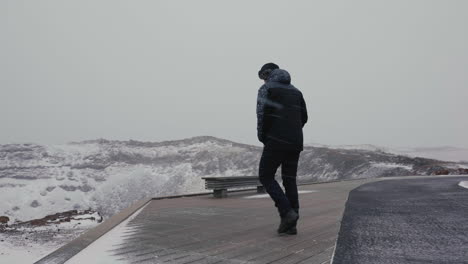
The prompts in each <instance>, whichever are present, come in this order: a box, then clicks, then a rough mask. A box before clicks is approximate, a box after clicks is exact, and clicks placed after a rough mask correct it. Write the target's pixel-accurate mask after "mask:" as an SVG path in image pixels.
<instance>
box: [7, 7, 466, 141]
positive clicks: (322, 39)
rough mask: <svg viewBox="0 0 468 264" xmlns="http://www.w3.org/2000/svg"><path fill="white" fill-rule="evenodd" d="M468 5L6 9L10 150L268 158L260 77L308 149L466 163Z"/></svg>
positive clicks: (8, 134) (8, 136) (8, 137)
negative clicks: (305, 114) (280, 72)
mask: <svg viewBox="0 0 468 264" xmlns="http://www.w3.org/2000/svg"><path fill="white" fill-rule="evenodd" d="M467 9H468V2H466V1H448V2H447V1H422V0H417V1H403V0H398V1H370V0H367V1H352V2H350V1H333V2H327V1H293V2H284V1H265V0H262V1H253V2H252V1H246V0H242V1H229V2H220V1H215V0H201V1H139V2H137V3H134V2H126V1H110V0H104V1H79V2H63V1H49V0H46V1H40V2H30V3H27V4H25V3H24V2H22V1H2V2H1V3H0V16H1V17H2V21H3V22H2V23H0V32H1V33H2V34H0V57H1V58H2V59H1V60H0V81H1V85H0V89H1V96H0V124H2V131H1V133H0V143H3V144H5V143H38V144H57V143H59V144H62V143H67V142H71V141H81V140H90V139H97V138H106V139H115V140H129V139H133V140H141V141H165V140H176V139H182V138H189V137H193V136H202V135H210V136H216V137H220V138H225V139H229V140H233V141H236V142H242V143H246V144H255V145H259V143H258V142H257V139H256V137H255V125H256V120H255V118H256V117H255V103H256V96H257V90H258V88H259V87H260V85H261V84H262V82H261V80H259V79H258V76H257V72H258V70H259V69H260V67H261V66H262V65H263V64H264V63H266V62H270V61H273V62H275V63H277V64H278V65H280V67H283V68H285V69H286V70H288V71H289V72H290V74H291V76H292V83H293V84H294V85H295V86H296V87H298V88H299V89H301V91H302V92H303V94H304V98H305V100H306V103H307V106H308V110H309V116H310V121H309V123H308V124H307V125H306V126H305V128H304V135H305V142H306V143H312V142H316V143H321V144H328V145H343V144H351V145H355V144H373V145H379V146H385V147H439V146H452V147H465V148H468V137H467V135H468V133H466V131H467V130H468V119H467V118H465V115H466V113H468V104H467V103H466V98H468V89H466V86H467V84H468V72H467V71H468V70H467V69H468V48H467V47H468V36H467V34H465V33H464V32H465V31H466V25H467V24H468V17H467V16H466V14H465V10H467Z"/></svg>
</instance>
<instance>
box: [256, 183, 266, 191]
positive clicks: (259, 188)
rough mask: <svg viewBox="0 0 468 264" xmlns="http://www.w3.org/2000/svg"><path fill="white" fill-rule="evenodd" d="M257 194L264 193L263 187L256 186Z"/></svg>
mask: <svg viewBox="0 0 468 264" xmlns="http://www.w3.org/2000/svg"><path fill="white" fill-rule="evenodd" d="M257 193H265V187H263V185H262V186H257Z"/></svg>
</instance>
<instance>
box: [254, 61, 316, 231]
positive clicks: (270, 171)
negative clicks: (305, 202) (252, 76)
mask: <svg viewBox="0 0 468 264" xmlns="http://www.w3.org/2000/svg"><path fill="white" fill-rule="evenodd" d="M258 76H259V77H260V79H262V80H264V81H265V83H264V84H263V85H262V86H261V87H260V89H259V90H258V97H257V135H258V139H259V140H260V142H262V143H263V145H264V147H263V153H262V157H261V159H260V164H259V179H260V182H261V183H262V185H263V186H264V188H265V190H266V192H267V193H268V194H269V195H270V197H271V199H272V200H273V201H274V203H275V207H277V209H278V212H279V215H280V217H281V223H280V225H279V227H278V230H277V231H278V233H279V234H284V233H285V234H297V229H296V224H297V220H298V219H299V196H298V192H297V184H296V176H297V165H298V160H299V154H300V152H301V151H302V150H303V134H302V128H303V127H304V124H305V123H306V122H307V108H306V104H305V101H304V98H303V96H302V93H301V92H300V91H299V90H298V89H297V88H295V87H294V86H293V85H291V76H290V75H289V73H288V72H287V71H285V70H283V69H279V67H278V65H276V64H274V63H267V64H265V65H263V67H262V68H261V69H260V71H259V72H258ZM280 165H281V178H282V180H283V186H284V189H285V191H286V194H285V193H284V192H283V190H282V189H281V187H280V185H279V184H278V182H277V181H276V180H275V174H276V170H277V169H278V167H279V166H280Z"/></svg>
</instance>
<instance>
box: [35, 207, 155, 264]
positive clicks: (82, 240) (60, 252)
mask: <svg viewBox="0 0 468 264" xmlns="http://www.w3.org/2000/svg"><path fill="white" fill-rule="evenodd" d="M151 200H152V198H145V199H142V200H139V201H137V202H135V203H134V204H132V205H131V206H129V207H127V208H125V209H123V210H122V211H120V212H119V213H117V214H115V215H113V216H112V217H111V218H109V219H107V220H106V221H104V222H103V223H101V224H99V225H98V226H96V227H94V228H92V229H90V230H88V231H86V232H85V233H83V234H82V235H80V236H79V237H77V238H75V239H74V240H72V241H70V242H68V243H67V244H65V245H63V246H62V247H60V248H59V249H57V250H55V251H53V252H52V253H50V254H48V255H47V256H45V257H43V258H41V259H40V260H38V261H36V262H35V263H34V264H52V263H53V264H56V263H57V264H58V263H65V262H66V261H67V260H69V259H70V258H72V257H73V256H74V255H76V254H77V253H78V252H80V251H81V250H83V249H84V248H86V247H87V246H89V245H90V244H91V243H93V242H94V241H96V240H97V239H98V238H100V237H101V236H102V235H104V234H106V233H107V232H109V231H110V230H111V229H112V228H114V227H115V226H117V225H118V224H120V223H121V222H123V221H124V220H125V219H127V218H128V217H129V216H131V215H132V214H133V213H135V212H136V211H138V209H140V208H142V207H143V206H145V205H146V204H147V203H149V202H150V201H151Z"/></svg>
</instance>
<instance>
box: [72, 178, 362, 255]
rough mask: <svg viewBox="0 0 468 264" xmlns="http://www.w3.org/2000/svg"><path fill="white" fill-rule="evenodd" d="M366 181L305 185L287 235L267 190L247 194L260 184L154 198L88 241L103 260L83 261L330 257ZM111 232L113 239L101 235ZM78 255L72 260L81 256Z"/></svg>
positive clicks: (300, 188)
mask: <svg viewBox="0 0 468 264" xmlns="http://www.w3.org/2000/svg"><path fill="white" fill-rule="evenodd" d="M365 182H367V180H356V181H346V182H335V183H325V184H311V185H301V186H299V190H300V191H301V192H300V194H299V203H300V209H299V215H300V218H299V221H298V224H297V229H298V234H297V235H286V236H279V235H278V234H277V233H276V229H277V227H278V225H279V222H280V218H279V215H278V212H277V210H276V207H275V206H274V203H273V201H272V200H271V199H270V197H269V196H266V197H263V198H261V197H260V198H256V199H246V197H249V196H252V195H255V194H256V192H255V190H249V191H240V192H230V193H229V194H228V197H227V198H222V199H219V198H214V197H213V196H212V195H201V196H192V197H180V198H174V199H162V200H152V201H151V202H150V203H148V204H147V205H146V206H145V207H144V208H143V209H141V210H140V211H139V212H137V214H135V215H134V216H132V217H131V218H129V220H128V221H125V222H123V223H121V225H120V227H119V226H117V227H116V228H114V229H113V230H111V231H110V232H109V233H108V234H106V236H103V237H101V238H100V239H98V240H97V241H95V242H94V243H93V244H91V245H90V246H89V247H88V248H86V249H88V251H89V250H91V249H92V248H93V247H94V249H96V248H97V249H98V250H101V251H102V252H104V254H99V260H97V257H98V256H97V255H95V254H91V255H94V256H91V255H90V254H87V255H88V257H87V259H86V262H82V263H94V262H92V260H93V259H94V260H97V262H95V263H107V262H106V261H108V262H109V261H110V262H109V263H113V262H112V261H115V260H119V262H118V263H179V264H184V263H194V264H201V263H207V264H208V263H285V264H288V263H291V264H292V263H327V262H329V261H330V259H331V256H332V254H333V251H334V246H335V242H336V238H337V235H338V231H339V228H340V220H341V217H342V214H343V210H344V205H345V203H346V199H347V197H348V193H349V191H350V190H351V189H354V188H355V187H357V186H359V185H361V184H363V183H365ZM122 225H123V226H122ZM126 230H127V231H126ZM106 237H112V239H113V241H111V243H109V242H105V243H103V242H102V241H103V239H105V238H106ZM100 240H101V242H100ZM86 249H85V250H83V251H82V252H83V253H84V252H85V251H86ZM82 255H83V254H82ZM84 255H86V254H84ZM79 258H80V254H78V255H76V256H75V257H73V258H72V259H71V260H70V261H75V262H76V261H77V262H76V263H80V261H79V260H80V259H79ZM83 260H84V259H83ZM70 261H69V262H67V263H72V262H70ZM90 261H91V262H90Z"/></svg>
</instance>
